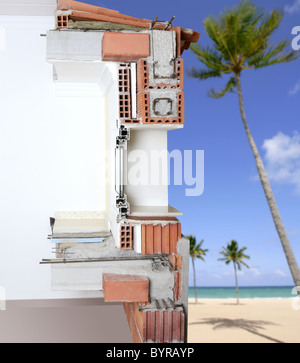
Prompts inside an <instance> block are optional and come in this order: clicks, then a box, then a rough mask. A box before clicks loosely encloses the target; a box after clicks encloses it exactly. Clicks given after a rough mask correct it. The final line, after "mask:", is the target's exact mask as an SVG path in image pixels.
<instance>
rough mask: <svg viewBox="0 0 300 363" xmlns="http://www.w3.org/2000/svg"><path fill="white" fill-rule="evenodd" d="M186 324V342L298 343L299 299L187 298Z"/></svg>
mask: <svg viewBox="0 0 300 363" xmlns="http://www.w3.org/2000/svg"><path fill="white" fill-rule="evenodd" d="M296 299H297V300H296ZM295 307H296V308H298V310H295ZM188 326H189V333H188V342H189V343H277V342H284V343H300V299H299V298H294V299H241V300H240V305H236V300H234V299H198V304H195V302H194V299H190V300H189V325H188Z"/></svg>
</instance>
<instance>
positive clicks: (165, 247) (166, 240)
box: [162, 224, 170, 254]
mask: <svg viewBox="0 0 300 363" xmlns="http://www.w3.org/2000/svg"><path fill="white" fill-rule="evenodd" d="M162 253H166V254H169V253H170V224H167V225H166V226H164V227H163V229H162Z"/></svg>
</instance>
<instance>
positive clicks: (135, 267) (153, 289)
mask: <svg viewBox="0 0 300 363" xmlns="http://www.w3.org/2000/svg"><path fill="white" fill-rule="evenodd" d="M51 270H52V289H53V290H58V291H59V290H70V291H76V290H95V291H101V290H102V276H103V274H104V273H115V274H125V275H127V274H130V275H142V276H146V277H148V278H149V280H150V295H151V296H155V297H156V298H157V299H165V300H168V298H170V299H173V294H174V292H173V285H174V274H173V273H172V272H171V271H170V270H169V269H168V268H166V267H165V268H157V269H156V268H154V267H153V264H152V262H151V261H148V260H140V261H138V260H133V261H116V262H111V261H110V262H90V263H72V264H56V265H52V266H51ZM101 293H102V292H101Z"/></svg>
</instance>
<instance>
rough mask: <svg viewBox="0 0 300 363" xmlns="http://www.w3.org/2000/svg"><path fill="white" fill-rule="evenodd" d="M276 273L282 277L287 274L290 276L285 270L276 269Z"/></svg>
mask: <svg viewBox="0 0 300 363" xmlns="http://www.w3.org/2000/svg"><path fill="white" fill-rule="evenodd" d="M275 274H276V275H277V276H280V277H287V276H288V275H287V274H286V273H285V272H283V271H281V270H276V271H275Z"/></svg>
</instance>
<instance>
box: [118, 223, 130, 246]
mask: <svg viewBox="0 0 300 363" xmlns="http://www.w3.org/2000/svg"><path fill="white" fill-rule="evenodd" d="M120 249H121V250H132V249H133V227H132V226H131V225H130V224H125V223H124V224H121V226H120Z"/></svg>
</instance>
